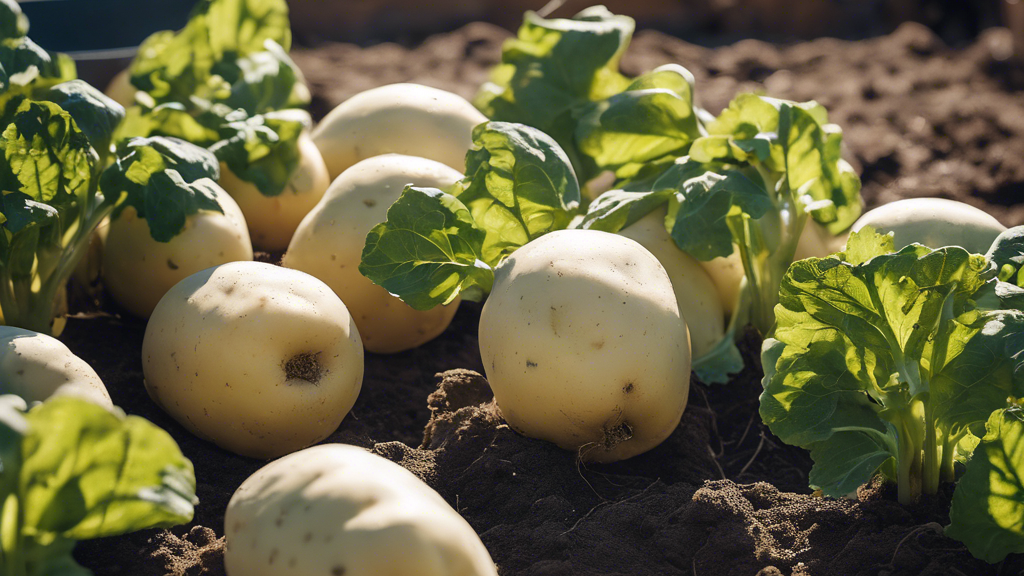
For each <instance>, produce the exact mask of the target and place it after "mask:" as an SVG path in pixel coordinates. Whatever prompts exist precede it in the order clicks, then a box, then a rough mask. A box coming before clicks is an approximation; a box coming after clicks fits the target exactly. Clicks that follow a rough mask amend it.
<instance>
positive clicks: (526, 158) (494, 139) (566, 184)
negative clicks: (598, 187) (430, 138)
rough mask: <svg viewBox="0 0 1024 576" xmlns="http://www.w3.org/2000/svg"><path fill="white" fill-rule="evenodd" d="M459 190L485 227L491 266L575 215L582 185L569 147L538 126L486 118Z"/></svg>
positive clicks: (477, 132)
mask: <svg viewBox="0 0 1024 576" xmlns="http://www.w3.org/2000/svg"><path fill="white" fill-rule="evenodd" d="M455 195H456V196H457V197H458V198H459V201H461V202H462V203H463V204H464V205H466V207H467V208H469V211H470V213H472V215H473V219H474V221H475V222H476V224H477V226H479V227H480V229H482V230H483V231H484V232H485V233H486V237H485V239H484V243H483V248H482V252H481V256H482V260H483V261H484V262H486V263H487V264H488V265H490V266H495V265H497V263H498V262H499V261H500V260H501V259H502V258H503V257H504V256H507V255H508V254H511V253H512V252H514V251H515V250H516V249H517V248H519V247H520V246H522V245H523V244H526V243H527V242H529V241H530V240H534V239H536V238H538V237H540V236H542V235H544V234H547V233H548V232H552V231H554V230H562V229H564V228H565V227H566V226H568V225H569V221H570V220H572V218H573V216H575V215H576V209H577V207H578V206H579V202H580V188H579V183H577V181H576V174H575V173H574V172H573V169H572V164H571V163H570V162H569V158H568V157H567V156H566V155H565V152H563V151H562V149H561V148H560V147H559V146H558V144H557V143H555V141H554V140H552V139H551V137H549V136H548V135H547V134H544V133H543V132H541V131H540V130H537V129H535V128H530V127H529V126H524V125H522V124H512V123H506V122H488V123H486V124H481V125H480V126H477V127H476V128H475V129H474V130H473V148H472V149H471V150H470V151H469V153H468V154H467V155H466V178H465V179H464V180H462V181H461V182H460V183H459V185H458V186H457V187H456V192H455Z"/></svg>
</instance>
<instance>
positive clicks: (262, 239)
mask: <svg viewBox="0 0 1024 576" xmlns="http://www.w3.org/2000/svg"><path fill="white" fill-rule="evenodd" d="M299 152H301V154H302V159H301V160H300V162H299V166H298V167H297V168H296V169H295V172H293V173H292V176H291V179H290V180H289V181H288V185H287V186H286V187H285V189H284V192H282V193H280V194H278V195H277V196H264V195H263V194H262V193H260V191H259V189H258V188H256V185H255V184H253V183H251V182H246V181H245V180H242V179H240V178H239V177H238V176H236V175H235V173H234V172H232V171H231V169H230V168H228V166H227V165H226V164H223V163H222V164H221V165H220V185H221V186H222V187H223V188H224V190H226V191H227V193H228V194H230V195H231V197H232V198H234V199H235V202H237V203H238V207H239V208H240V209H241V210H242V215H244V216H245V223H246V225H247V226H248V228H249V234H250V236H251V237H252V244H253V246H255V247H256V248H258V249H260V250H267V251H271V252H278V251H281V250H284V249H285V248H287V247H288V242H289V241H291V239H292V235H293V234H295V229H296V228H298V226H299V222H301V221H302V219H303V218H304V217H305V216H306V214H308V213H309V211H310V210H312V209H313V207H314V206H316V204H317V202H319V201H320V199H321V198H323V196H324V192H326V191H327V187H328V186H330V184H331V178H330V176H328V174H327V166H326V165H325V164H324V159H323V158H322V157H321V156H320V150H318V149H317V147H316V144H313V140H312V139H311V138H310V136H309V134H308V133H305V132H303V133H302V135H301V136H299Z"/></svg>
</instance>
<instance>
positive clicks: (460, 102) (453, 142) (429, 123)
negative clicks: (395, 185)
mask: <svg viewBox="0 0 1024 576" xmlns="http://www.w3.org/2000/svg"><path fill="white" fill-rule="evenodd" d="M486 121H487V118H486V117H485V116H484V115H483V114H481V113H480V112H479V111H477V109H476V108H474V107H473V105H472V104H470V103H469V102H467V101H466V100H464V99H463V98H462V97H461V96H458V95H456V94H452V93H451V92H445V91H444V90H438V89H437V88H430V87H428V86H420V85H419V84H390V85H388V86H381V87H380V88H374V89H372V90H367V91H365V92H361V93H359V94H356V95H355V96H353V97H352V98H349V99H348V100H346V101H344V102H342V103H341V104H340V105H339V106H338V107H337V108H335V109H334V110H332V111H331V113H330V114H328V115H327V117H326V118H324V119H323V121H321V122H320V124H319V125H318V126H317V127H316V130H314V131H313V142H315V143H316V146H317V148H319V149H320V153H321V154H323V157H324V162H325V163H326V164H327V171H328V172H329V173H330V174H331V178H332V179H334V178H337V177H338V175H340V174H341V173H342V172H344V171H345V170H347V169H348V168H349V166H352V165H353V164H355V163H356V162H359V161H360V160H365V159H366V158H370V157H372V156H378V155H380V154H388V153H395V154H408V155H410V156H419V157H421V158H429V159H430V160H435V161H437V162H441V163H442V164H446V165H448V166H450V167H451V168H454V169H455V170H464V169H465V166H466V152H467V151H468V150H469V147H470V146H471V145H472V144H473V128H474V127H475V126H477V125H478V124H483V123H484V122H486Z"/></svg>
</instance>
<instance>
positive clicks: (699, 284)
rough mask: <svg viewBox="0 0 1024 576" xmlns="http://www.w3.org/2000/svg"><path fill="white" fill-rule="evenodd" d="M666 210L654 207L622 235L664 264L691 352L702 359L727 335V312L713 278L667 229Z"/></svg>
mask: <svg viewBox="0 0 1024 576" xmlns="http://www.w3.org/2000/svg"><path fill="white" fill-rule="evenodd" d="M667 212H668V207H667V206H663V207H661V208H659V209H657V210H653V211H652V212H651V213H650V214H648V215H647V216H644V217H643V218H641V219H640V220H638V221H636V222H634V223H633V224H631V225H630V226H628V227H626V228H624V229H623V230H621V231H620V232H619V234H621V235H622V236H625V237H626V238H629V239H631V240H636V241H637V242H639V243H640V245H641V246H643V247H644V248H646V249H647V250H648V251H649V252H650V253H651V254H654V257H655V258H657V259H658V262H661V265H662V266H664V267H665V271H666V272H668V278H669V280H671V281H672V289H673V291H674V292H675V295H676V302H677V303H678V304H679V313H680V314H682V315H683V320H685V321H686V326H687V327H688V328H689V331H690V349H691V352H692V355H693V357H694V358H700V357H701V356H703V355H705V354H707V353H708V352H710V351H711V349H712V348H714V347H715V345H716V344H718V342H719V341H721V339H722V337H723V336H724V335H725V312H724V311H723V310H722V302H721V301H720V300H719V297H718V290H717V289H716V287H715V283H714V282H713V281H712V280H711V277H710V276H708V273H707V272H705V271H704V268H702V267H701V265H700V263H699V262H697V260H696V259H695V258H694V257H692V256H690V255H689V254H687V253H686V252H683V251H682V250H680V249H679V247H678V246H676V243H675V240H673V239H672V236H670V235H669V233H668V231H667V230H666V229H665V215H666V213H667Z"/></svg>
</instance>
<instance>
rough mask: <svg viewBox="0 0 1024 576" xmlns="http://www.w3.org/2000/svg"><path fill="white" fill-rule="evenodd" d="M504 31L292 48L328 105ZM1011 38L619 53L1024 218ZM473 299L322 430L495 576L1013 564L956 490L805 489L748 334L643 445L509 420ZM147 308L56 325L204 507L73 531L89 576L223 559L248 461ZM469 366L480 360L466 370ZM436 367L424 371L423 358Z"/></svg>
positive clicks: (376, 363)
mask: <svg viewBox="0 0 1024 576" xmlns="http://www.w3.org/2000/svg"><path fill="white" fill-rule="evenodd" d="M506 37H507V33H506V32H504V31H502V30H500V29H497V28H494V27H491V26H487V25H482V24H475V25H470V26H467V27H465V28H463V29H461V30H459V31H456V32H454V33H451V34H447V35H442V36H437V37H433V38H431V39H429V40H428V41H426V42H425V43H424V44H423V45H421V46H420V47H418V48H416V49H414V50H408V49H405V48H401V47H399V46H397V45H392V44H383V45H379V46H375V47H372V48H367V49H361V48H358V47H355V46H350V45H344V44H336V45H325V46H322V47H319V48H316V49H307V50H298V51H296V53H295V54H294V56H295V60H296V62H298V64H299V66H300V67H302V69H303V71H304V72H305V73H306V77H307V79H308V80H309V82H310V84H311V85H312V88H313V91H314V94H315V97H314V106H313V111H314V114H315V115H316V116H317V117H322V116H323V115H324V114H326V112H327V111H329V110H330V109H331V108H332V107H333V106H335V105H336V104H338V103H339V102H341V101H342V100H344V99H345V98H347V97H349V96H351V95H352V94H354V93H356V92H359V91H361V90H365V89H367V88H371V87H374V86H377V85H381V84H387V83H392V82H400V81H412V82H420V83H424V84H430V85H434V86H438V87H440V88H445V89H448V90H452V91H455V92H458V93H460V94H462V95H464V96H467V97H469V96H472V94H473V92H474V91H475V89H476V87H477V86H478V85H479V84H480V83H481V82H482V81H483V80H484V79H485V78H486V74H487V69H488V68H489V67H490V66H491V65H493V64H494V63H495V62H496V61H497V60H498V58H499V55H500V44H501V41H502V40H503V39H504V38H506ZM1008 42H1009V39H1008V37H1007V36H1006V35H1005V34H1003V33H1002V32H1001V31H990V32H987V33H985V34H983V35H982V37H981V38H980V39H979V40H978V41H977V42H976V43H975V44H973V45H971V46H969V47H967V48H964V49H961V50H951V49H949V48H947V47H945V46H944V45H943V44H942V42H941V41H940V40H939V39H937V38H936V37H935V36H934V35H932V34H931V33H930V32H929V31H927V30H926V29H924V28H922V27H920V26H916V25H905V26H903V27H902V28H900V29H899V30H897V31H896V32H895V33H893V34H890V35H888V36H883V37H879V38H875V39H871V40H866V41H860V42H840V41H835V40H818V41H813V42H807V43H802V44H796V45H793V46H789V47H781V48H780V47H776V46H773V45H769V44H764V43H761V42H755V41H744V42H740V43H738V44H735V45H732V46H726V47H723V48H718V49H714V50H712V49H707V48H702V47H698V46H694V45H691V44H687V43H684V42H681V41H679V40H677V39H674V38H671V37H668V36H665V35H662V34H659V33H654V32H641V33H639V34H638V35H637V38H636V39H635V40H634V43H633V45H632V47H631V48H630V50H629V52H628V53H627V54H626V57H625V58H624V59H623V68H624V70H625V71H626V72H627V73H630V74H638V73H640V72H642V71H644V70H648V69H650V68H653V67H655V66H657V65H660V64H664V63H668V62H676V63H679V64H682V65H684V66H686V67H687V68H689V69H690V70H691V71H692V72H693V73H694V75H695V77H696V79H697V93H698V95H699V97H700V98H701V104H702V105H704V106H705V107H707V108H708V109H709V110H711V111H713V112H717V111H719V110H720V109H721V108H723V107H724V106H725V105H727V103H728V101H729V99H730V98H731V97H732V96H733V95H734V94H735V93H736V92H737V91H741V90H743V91H746V90H758V89H760V90H765V91H766V92H767V93H768V94H769V95H772V96H778V97H782V98H791V99H810V98H814V99H817V100H818V101H819V102H821V103H822V104H824V105H825V106H827V107H828V109H829V110H830V112H831V118H832V120H833V121H835V122H836V123H838V124H840V125H841V126H842V127H843V129H844V132H845V142H846V156H847V158H848V159H849V160H850V162H851V163H852V164H853V165H854V167H855V168H856V169H857V170H858V171H859V172H861V173H862V175H863V180H864V196H865V199H866V201H867V202H868V205H869V206H874V205H878V204H881V203H885V202H889V201H892V200H896V199H899V198H907V197H916V196H942V197H946V198H955V199H958V200H962V201H965V202H968V203H971V204H974V205H976V206H979V207H981V208H984V209H986V210H988V211H989V212H991V213H992V214H994V215H995V216H996V217H997V218H999V219H1000V220H1001V221H1002V222H1003V223H1004V224H1007V225H1015V224H1020V223H1022V222H1024V202H1022V200H1024V114H1022V112H1021V110H1022V109H1021V103H1022V102H1024V99H1022V94H1021V92H1020V91H1019V85H1017V84H1015V81H1014V80H1013V76H1012V75H1013V74H1014V69H1013V68H1012V67H1011V66H1010V65H1009V64H1007V63H1006V61H1005V58H1006V57H1007V55H1008ZM478 318H479V306H477V305H473V304H466V303H464V304H463V306H462V308H461V309H460V311H459V313H458V314H457V316H456V318H455V321H454V323H453V324H452V326H451V327H450V328H449V329H448V330H447V331H446V332H445V333H444V334H443V335H442V336H441V337H439V338H438V339H436V340H435V341H433V342H431V343H429V344H427V345H425V346H423V347H421V348H419V349H417V350H413V351H409V352H405V353H402V354H397V355H393V356H378V355H373V354H368V355H367V364H366V378H365V381H364V384H363V391H362V393H361V395H360V397H359V399H358V401H357V403H356V405H355V407H354V408H353V410H352V412H351V413H350V414H349V416H348V417H347V418H346V419H345V421H344V422H343V423H342V425H341V427H340V428H339V429H338V431H337V432H336V433H335V434H333V435H332V436H331V437H330V438H329V439H328V440H327V441H328V442H347V443H351V444H356V445H359V446H364V447H366V448H369V449H372V450H373V451H374V452H376V453H378V454H380V455H382V456H385V457H387V458H390V459H392V460H394V461H396V462H398V463H400V464H402V465H403V466H405V467H406V468H408V469H409V470H411V471H413V472H414V473H416V474H417V475H419V476H420V477H421V478H423V479H424V480H425V481H426V482H428V483H429V484H430V485H431V486H433V487H434V488H435V489H437V490H438V491H439V492H440V493H441V495H442V496H444V498H445V499H446V500H447V501H448V502H449V503H450V504H451V505H452V506H453V507H454V508H455V509H456V510H458V511H459V512H460V513H461V514H462V515H463V516H464V517H465V518H466V519H467V520H468V521H469V522H470V524H471V525H472V526H473V527H474V528H475V529H476V530H477V532H478V533H479V534H480V535H481V538H482V539H483V541H484V543H485V544H486V546H487V548H488V550H489V551H490V552H491V554H492V556H493V557H494V559H495V561H496V562H497V564H498V568H499V572H500V574H502V576H512V575H516V576H526V575H531V576H533V575H535V576H560V575H571V574H582V575H592V576H613V575H615V576H620V575H621V576H647V575H651V576H653V575H675V574H679V575H700V576H716V575H722V576H724V575H737V576H740V575H742V576H753V575H758V576H780V575H792V576H811V575H813V576H831V575H836V576H854V575H865V576H867V575H872V576H874V575H885V576H896V575H917V574H923V575H945V574H949V575H960V576H973V575H986V574H993V575H994V574H1017V573H1019V572H1021V571H1022V570H1024V557H1022V556H1011V557H1010V558H1008V559H1007V561H1006V562H1005V563H1004V564H1003V565H1002V566H997V567H992V566H988V565H986V564H984V563H982V562H979V561H977V560H974V559H973V558H972V557H971V556H970V555H969V554H968V553H967V552H966V550H965V549H964V547H963V546H962V545H960V544H959V543H957V542H954V541H952V540H949V539H947V538H945V537H943V536H942V534H941V532H942V530H941V527H942V525H944V524H946V523H948V517H947V516H946V512H945V510H948V504H949V498H950V491H949V487H946V490H945V491H944V492H943V493H942V494H940V495H939V496H938V497H935V498H933V499H931V500H927V501H924V502H922V503H921V504H919V505H917V506H914V507H909V508H907V507H903V506H900V505H899V504H897V503H896V501H895V497H894V494H893V493H892V489H891V488H890V487H887V486H881V485H868V486H865V487H863V488H862V489H861V490H860V493H859V496H860V499H859V501H854V500H829V499H824V498H820V497H817V496H815V495H813V494H810V493H809V490H808V489H807V472H808V470H809V468H810V460H809V458H808V457H807V454H806V452H804V451H802V450H799V449H795V448H792V447H788V446H786V445H784V444H782V443H781V442H779V441H778V440H777V439H776V438H774V437H773V436H772V435H771V433H770V432H769V431H768V430H767V429H766V428H765V427H764V426H763V425H762V424H761V422H760V420H759V418H758V416H757V397H758V394H759V393H760V391H761V386H760V366H759V362H758V358H757V354H756V351H757V350H758V349H759V339H758V337H757V335H756V334H748V335H746V337H745V339H744V341H743V346H742V348H743V350H744V351H745V354H746V356H747V360H748V369H747V370H746V371H745V372H744V373H742V374H740V375H739V376H738V377H737V378H736V379H735V381H734V382H733V383H731V384H730V385H728V386H717V387H706V386H704V385H702V384H700V383H699V382H696V381H695V382H694V383H693V385H692V386H691V393H690V400H689V406H688V407H687V410H686V413H685V414H684V416H683V420H682V422H681V423H680V426H679V428H678V429H677V430H676V431H675V433H674V434H673V435H672V436H671V437H670V438H669V439H668V440H667V441H666V442H665V443H664V444H662V445H661V446H659V447H658V448H656V449H654V450H652V451H651V452H649V453H647V454H643V455H641V456H638V457H635V458H632V459H630V460H628V461H626V462H621V463H617V464H613V465H582V464H580V463H579V462H578V461H577V459H576V457H575V455H574V454H572V453H569V452H566V451H562V450H559V449H558V448H556V447H554V446H552V445H550V444H547V443H544V442H540V441H536V440H531V439H528V438H524V437H522V436H520V435H518V434H516V433H515V432H514V431H512V430H511V429H509V427H508V426H507V425H505V424H504V423H503V422H502V420H501V417H500V412H499V411H498V409H497V407H496V406H495V405H494V403H493V401H492V397H491V394H490V391H489V388H488V387H487V385H486V381H485V380H483V378H482V377H481V376H479V373H482V370H483V369H482V366H481V363H480V358H479V355H478V352H477V342H476V336H475V334H476V322H477V320H478ZM144 328H145V326H144V324H143V323H142V322H140V321H136V320H132V319H130V318H129V317H128V316H127V315H125V314H120V313H119V312H118V310H116V308H114V307H113V306H110V305H107V306H106V307H104V309H103V312H100V313H93V314H83V315H80V316H78V317H74V318H71V319H70V320H69V322H68V327H67V329H66V332H65V335H64V337H63V340H64V341H65V342H66V343H67V344H68V346H69V347H70V348H71V349H72V350H73V351H74V352H75V353H77V354H78V355H80V356H81V357H82V358H84V359H85V360H86V361H88V362H89V363H90V364H91V365H92V366H93V367H94V368H95V369H96V371H97V372H98V373H99V374H100V376H101V377H102V378H103V380H104V382H106V383H107V385H108V387H109V389H110V394H111V397H112V398H113V400H114V402H115V403H116V404H118V405H120V406H122V407H123V408H125V410H126V411H128V412H129V413H133V414H138V415H141V416H144V417H146V418H149V419H151V420H153V421H154V422H155V423H157V424H158V425H160V426H162V427H164V428H165V429H167V430H168V431H170V433H171V434H172V435H173V436H174V438H175V439H176V440H177V441H178V442H179V443H180V445H181V446H182V449H183V450H184V452H185V454H186V455H187V456H189V457H190V458H191V459H192V461H193V462H194V463H195V466H196V476H197V479H198V493H199V498H200V500H201V504H200V505H199V506H198V507H197V509H196V517H195V520H194V521H193V523H192V524H190V525H188V526H182V527H178V528H174V529H172V530H168V531H163V530H152V531H146V532H140V533H136V534H132V535H128V536H123V537H118V538H110V539H105V540H101V541H94V542H87V543H83V544H81V545H80V546H79V548H78V550H77V551H76V555H77V557H78V558H79V560H80V561H81V562H82V563H83V564H85V565H86V566H88V567H89V568H91V569H93V570H94V571H95V572H96V574H97V575H98V576H121V575H125V576H127V575H132V576H164V575H173V576H182V575H188V576H199V575H215V574H222V573H223V564H222V557H223V555H222V550H223V540H222V539H221V538H220V536H221V535H222V534H223V514H224V510H225V507H226V506H227V502H228V500H229V499H230V497H231V494H232V492H233V491H234V489H235V488H236V487H237V486H238V485H239V484H241V482H242V481H243V480H244V479H245V478H246V477H248V475H249V474H251V473H252V472H254V471H255V470H257V469H258V468H259V467H260V466H261V462H258V461H255V460H251V459H247V458H242V457H238V456H234V455H232V454H229V453H226V452H224V451H222V450H220V449H218V448H216V447H215V446H213V445H211V444H208V443H206V442H203V441H201V440H198V439H197V438H195V437H193V436H191V435H190V434H188V433H187V432H186V431H185V430H184V429H182V428H181V427H180V426H178V425H177V423H175V422H174V421H173V420H172V419H170V418H169V417H168V416H166V415H165V414H163V413H162V412H161V411H160V410H159V409H158V408H156V407H155V406H154V405H153V403H152V402H151V401H150V400H149V398H148V397H147V396H146V392H145V388H144V387H143V384H142V366H141V355H140V348H141V342H142V335H143V332H144ZM473 371H475V372H473ZM435 374H436V376H435Z"/></svg>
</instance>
